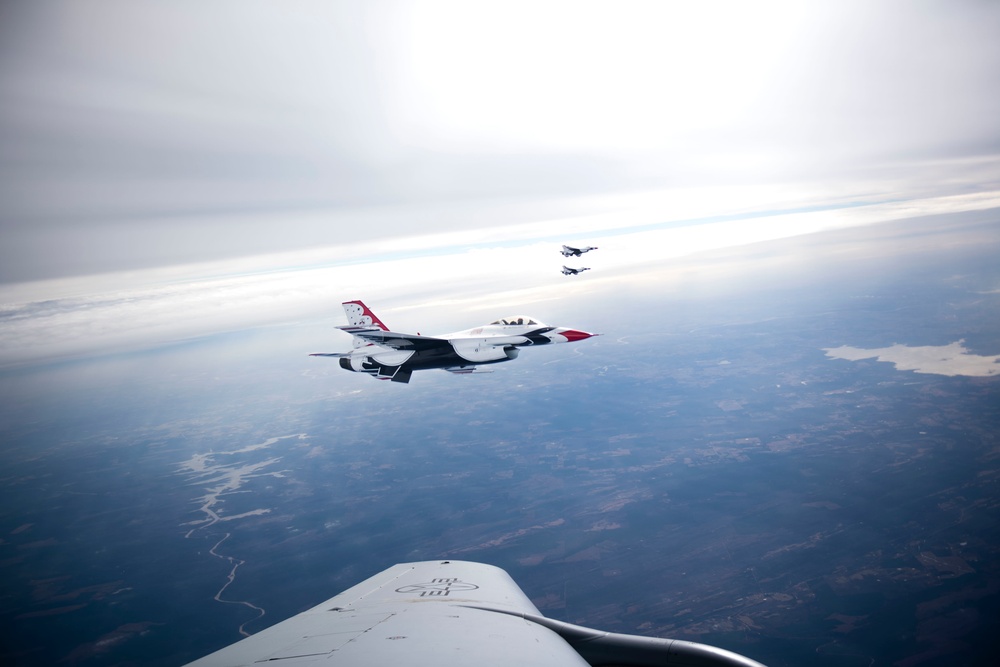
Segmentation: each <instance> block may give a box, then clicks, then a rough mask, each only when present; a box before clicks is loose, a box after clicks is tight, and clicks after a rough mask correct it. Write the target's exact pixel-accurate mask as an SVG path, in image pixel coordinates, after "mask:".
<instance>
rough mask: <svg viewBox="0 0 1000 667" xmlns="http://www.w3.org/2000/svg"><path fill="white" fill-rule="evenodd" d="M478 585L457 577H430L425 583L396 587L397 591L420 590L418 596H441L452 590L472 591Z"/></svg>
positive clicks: (413, 591)
mask: <svg viewBox="0 0 1000 667" xmlns="http://www.w3.org/2000/svg"><path fill="white" fill-rule="evenodd" d="M477 588H479V586H477V585H476V584H469V583H466V582H464V581H459V580H458V579H432V580H431V581H429V582H427V583H425V584H408V585H406V586H402V587H400V588H397V589H396V592H397V593H416V592H417V591H420V597H422V598H423V597H443V596H446V595H448V594H450V593H451V592H452V591H474V590H476V589H477Z"/></svg>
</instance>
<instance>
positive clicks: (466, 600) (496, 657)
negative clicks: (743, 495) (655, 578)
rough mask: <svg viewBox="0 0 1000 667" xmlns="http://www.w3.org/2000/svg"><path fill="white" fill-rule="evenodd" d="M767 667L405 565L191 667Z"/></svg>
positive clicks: (431, 566)
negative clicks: (543, 609)
mask: <svg viewBox="0 0 1000 667" xmlns="http://www.w3.org/2000/svg"><path fill="white" fill-rule="evenodd" d="M258 663H267V664H268V665H275V666H276V667H300V666H302V665H309V667H348V666H350V667H376V666H377V667H384V666H386V665H392V666H394V667H395V666H401V667H405V666H408V665H427V666H431V665H433V666H434V667H460V666H461V667H470V666H475V667H501V666H503V667H509V666H510V665H520V666H526V667H531V666H538V667H541V666H543V665H544V666H545V667H587V665H609V664H613V665H619V666H621V667H629V666H631V667H653V666H654V665H656V666H663V665H665V666H668V667H711V666H715V665H719V666H725V667H763V666H762V665H761V664H760V663H758V662H755V661H753V660H750V659H749V658H745V657H743V656H740V655H738V654H735V653H730V652H728V651H724V650H722V649H717V648H714V647H711V646H706V645H703V644H694V643H691V642H683V641H676V640H670V639H654V638H650V637H635V636H631V635H615V634H609V633H606V632H600V631H597V630H590V629H588V628H582V627H580V626H575V625H570V624H568V623H562V622H560V621H554V620H551V619H547V618H545V617H544V616H542V615H541V614H540V613H539V611H538V609H537V608H536V607H535V606H534V605H533V604H532V603H531V601H530V600H529V599H528V598H527V597H525V595H524V593H522V592H521V589H520V588H518V586H517V584H515V583H514V581H513V580H512V579H511V578H510V577H509V576H508V575H507V573H506V572H504V571H503V570H501V569H499V568H496V567H493V566H491V565H483V564H480V563H469V562H463V561H428V562H422V563H404V564H401V565H395V566H393V567H391V568H389V569H388V570H385V571H383V572H380V573H379V574H376V575H375V576H374V577H371V578H370V579H366V580H365V581H363V582H361V583H360V584H358V585H356V586H354V587H352V588H349V589H348V590H346V591H344V592H343V593H341V594H340V595H338V596H336V597H334V598H331V599H329V600H327V601H326V602H324V603H323V604H321V605H318V606H316V607H313V608H312V609H309V610H307V611H304V612H302V613H301V614H298V615H297V616H293V617H292V618H290V619H288V620H287V621H283V622H281V623H278V624H277V625H274V626H272V627H270V628H268V629H266V630H263V631H261V632H259V633H257V634H255V635H253V636H251V637H249V638H247V639H244V640H243V641H240V642H238V643H236V644H233V645H232V646H229V647H227V648H224V649H221V650H219V651H216V652H215V653H212V654H211V655H208V656H206V657H204V658H201V659H200V660H196V661H194V662H192V663H189V667H241V666H247V667H249V666H250V665H256V664H258Z"/></svg>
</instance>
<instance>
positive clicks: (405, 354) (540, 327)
mask: <svg viewBox="0 0 1000 667" xmlns="http://www.w3.org/2000/svg"><path fill="white" fill-rule="evenodd" d="M344 312H345V313H347V322H348V324H347V326H340V327H337V328H338V329H340V330H341V331H346V332H347V333H349V334H351V335H352V336H353V337H354V349H353V350H351V351H350V352H317V353H314V354H311V355H309V356H312V357H338V358H339V359H340V367H341V368H343V369H345V370H348V371H355V372H358V373H368V374H369V375H371V376H372V377H375V378H378V379H379V380H392V381H393V382H409V381H410V375H411V374H412V373H413V371H416V370H423V369H425V368H442V369H444V370H446V371H449V372H451V373H461V374H467V373H473V372H488V371H482V370H477V367H478V366H481V365H483V364H495V363H499V362H501V361H510V360H511V359H516V358H517V355H518V353H519V352H520V351H521V348H522V347H531V346H534V345H548V344H549V343H571V342H573V341H576V340H584V339H586V338H590V337H591V336H598V335H600V334H592V333H587V332H586V331H578V330H576V329H566V328H563V327H550V326H546V325H544V324H542V323H541V322H539V321H538V320H535V319H532V318H530V317H525V316H523V315H522V316H517V317H505V318H503V319H500V320H496V321H495V322H490V323H489V324H484V325H483V326H480V327H475V328H473V329H466V330H465V331H456V332H455V333H449V334H442V335H440V336H421V335H420V334H407V333H397V332H395V331H389V328H388V327H386V326H385V325H384V324H382V321H381V320H380V319H379V318H378V317H376V315H375V314H374V313H373V312H372V311H371V310H370V309H369V308H368V306H366V305H365V304H364V303H362V302H361V301H345V302H344Z"/></svg>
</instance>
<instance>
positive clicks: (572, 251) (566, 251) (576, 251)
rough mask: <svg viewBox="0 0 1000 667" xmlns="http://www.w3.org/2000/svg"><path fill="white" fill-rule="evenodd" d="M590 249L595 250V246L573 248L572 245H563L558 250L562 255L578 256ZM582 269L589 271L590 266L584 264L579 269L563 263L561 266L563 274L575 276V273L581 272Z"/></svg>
mask: <svg viewBox="0 0 1000 667" xmlns="http://www.w3.org/2000/svg"><path fill="white" fill-rule="evenodd" d="M591 250H597V246H590V245H589V246H586V247H585V248H574V247H573V246H569V245H564V246H563V247H562V250H560V251H559V252H561V253H562V256H563V257H579V256H580V255H582V254H583V253H585V252H590V251H591ZM584 271H590V267H589V266H584V267H581V268H579V269H574V268H572V267H569V266H566V265H563V267H562V274H563V275H564V276H575V275H577V274H580V273H583V272H584Z"/></svg>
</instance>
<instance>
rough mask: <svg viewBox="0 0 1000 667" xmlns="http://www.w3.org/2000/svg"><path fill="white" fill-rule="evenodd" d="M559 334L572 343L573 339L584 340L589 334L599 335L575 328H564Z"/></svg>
mask: <svg viewBox="0 0 1000 667" xmlns="http://www.w3.org/2000/svg"><path fill="white" fill-rule="evenodd" d="M559 335H560V336H562V337H563V338H565V339H566V340H567V341H568V342H570V343H572V342H573V341H575V340H586V339H587V338H590V337H591V336H600V335H601V334H592V333H587V332H586V331H577V330H576V329H564V330H563V331H560V332H559Z"/></svg>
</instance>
